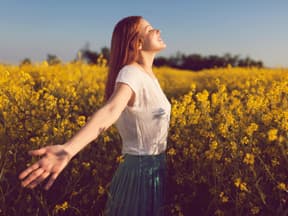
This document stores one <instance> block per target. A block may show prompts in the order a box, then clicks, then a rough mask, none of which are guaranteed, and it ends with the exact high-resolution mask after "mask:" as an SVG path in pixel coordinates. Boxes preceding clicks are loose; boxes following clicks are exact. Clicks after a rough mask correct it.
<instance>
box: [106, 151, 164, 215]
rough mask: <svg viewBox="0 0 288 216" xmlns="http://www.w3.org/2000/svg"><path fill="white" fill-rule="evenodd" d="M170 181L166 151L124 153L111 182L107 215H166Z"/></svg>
mask: <svg viewBox="0 0 288 216" xmlns="http://www.w3.org/2000/svg"><path fill="white" fill-rule="evenodd" d="M166 182H167V170H166V155H165V152H163V153H161V154H158V155H130V154H125V155H124V161H123V162H122V163H120V164H119V166H118V168H117V170H116V172H115V174H114V176H113V178H112V181H111V184H110V188H109V193H108V199H107V202H106V206H105V215H107V216H118V215H119V216H120V215H121V216H148V215H149V216H154V215H155V216H156V215H157V216H159V215H164V205H165V193H166V190H165V189H166Z"/></svg>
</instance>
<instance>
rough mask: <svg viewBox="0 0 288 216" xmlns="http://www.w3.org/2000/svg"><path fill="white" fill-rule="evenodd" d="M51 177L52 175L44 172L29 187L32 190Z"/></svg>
mask: <svg viewBox="0 0 288 216" xmlns="http://www.w3.org/2000/svg"><path fill="white" fill-rule="evenodd" d="M49 175H50V172H47V171H44V172H43V173H42V174H41V175H40V176H39V177H38V178H37V179H35V180H34V181H33V182H31V183H30V184H29V185H28V186H27V187H29V188H31V189H33V188H35V187H36V186H37V185H38V184H40V183H41V182H42V181H44V180H45V179H46V178H47V177H48V176H49Z"/></svg>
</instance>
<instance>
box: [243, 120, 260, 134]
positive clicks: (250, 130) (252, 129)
mask: <svg viewBox="0 0 288 216" xmlns="http://www.w3.org/2000/svg"><path fill="white" fill-rule="evenodd" d="M257 129H258V125H257V124H255V123H251V124H250V125H249V127H248V128H247V129H246V133H247V134H248V136H252V135H253V133H254V132H255V131H257Z"/></svg>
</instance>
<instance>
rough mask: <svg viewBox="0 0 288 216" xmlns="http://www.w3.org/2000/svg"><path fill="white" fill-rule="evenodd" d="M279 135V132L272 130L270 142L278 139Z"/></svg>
mask: <svg viewBox="0 0 288 216" xmlns="http://www.w3.org/2000/svg"><path fill="white" fill-rule="evenodd" d="M277 133H278V130H277V129H275V128H273V129H270V130H269V131H268V140H269V141H274V140H276V139H277Z"/></svg>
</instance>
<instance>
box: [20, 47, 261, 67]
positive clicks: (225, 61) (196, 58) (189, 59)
mask: <svg viewBox="0 0 288 216" xmlns="http://www.w3.org/2000/svg"><path fill="white" fill-rule="evenodd" d="M109 58H110V49H109V48H108V47H103V48H101V50H100V52H96V51H92V50H90V48H89V44H86V45H85V46H84V47H83V48H82V49H80V50H79V51H78V53H77V56H76V58H75V59H74V60H73V61H72V62H77V61H81V62H84V63H87V64H101V65H103V59H104V60H105V62H104V63H105V64H107V63H109ZM99 60H100V62H99ZM47 62H48V64H50V65H53V64H59V63H61V60H60V59H59V58H58V57H57V56H56V55H51V54H48V55H47ZM30 63H31V61H30V60H29V59H28V58H25V59H24V60H23V61H22V62H21V64H30ZM228 65H230V66H232V67H257V68H262V67H264V64H263V62H262V61H256V60H253V59H251V58H250V57H245V58H240V57H239V55H231V54H229V53H226V54H224V55H223V56H218V55H209V56H202V55H200V54H188V55H186V54H183V53H181V52H177V53H176V55H172V56H170V57H156V58H155V59H154V66H156V67H160V66H169V67H172V68H178V69H185V70H193V71H199V70H203V69H210V68H221V67H227V66H228Z"/></svg>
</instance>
